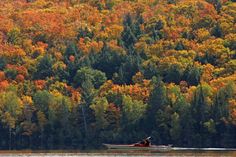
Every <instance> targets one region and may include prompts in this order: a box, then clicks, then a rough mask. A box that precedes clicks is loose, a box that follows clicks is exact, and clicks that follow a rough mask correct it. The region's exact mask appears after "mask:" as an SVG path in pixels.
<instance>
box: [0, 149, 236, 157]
mask: <svg viewBox="0 0 236 157" xmlns="http://www.w3.org/2000/svg"><path fill="white" fill-rule="evenodd" d="M0 156H6V157H10V156H14V157H15V156H21V157H27V156H29V157H31V156H32V157H37V156H39V157H42V156H46V157H49V156H53V157H56V156H67V157H75V156H79V157H82V156H98V157H101V156H104V157H105V156H108V157H112V156H115V157H119V156H121V157H125V156H157V157H236V150H234V149H230V150H226V149H204V150H196V149H192V148H190V149H186V148H184V149H183V148H175V150H172V151H170V152H155V151H137V150H95V151H75V150H72V151H68V150H67V151H65V150H56V151H52V150H51V151H31V150H25V151H0Z"/></svg>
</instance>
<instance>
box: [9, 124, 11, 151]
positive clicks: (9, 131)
mask: <svg viewBox="0 0 236 157" xmlns="http://www.w3.org/2000/svg"><path fill="white" fill-rule="evenodd" d="M9 150H11V127H9Z"/></svg>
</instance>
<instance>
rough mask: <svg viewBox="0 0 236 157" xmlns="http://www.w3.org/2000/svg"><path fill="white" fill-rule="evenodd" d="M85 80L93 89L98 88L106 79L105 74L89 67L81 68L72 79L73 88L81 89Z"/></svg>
mask: <svg viewBox="0 0 236 157" xmlns="http://www.w3.org/2000/svg"><path fill="white" fill-rule="evenodd" d="M86 80H89V81H91V83H92V84H93V86H94V87H95V88H99V87H100V86H101V85H102V84H103V83H104V82H105V81H106V80H107V78H106V75H105V73H103V72H101V71H99V70H94V69H91V68H89V67H82V68H81V69H79V70H78V71H77V73H76V75H75V77H74V86H75V87H79V86H80V87H81V86H82V84H83V83H84V82H85V81H86Z"/></svg>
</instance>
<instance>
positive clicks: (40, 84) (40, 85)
mask: <svg viewBox="0 0 236 157" xmlns="http://www.w3.org/2000/svg"><path fill="white" fill-rule="evenodd" d="M34 84H35V87H36V89H38V90H42V89H44V87H45V85H46V81H45V80H35V81H34Z"/></svg>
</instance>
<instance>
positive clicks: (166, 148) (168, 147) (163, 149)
mask: <svg viewBox="0 0 236 157" xmlns="http://www.w3.org/2000/svg"><path fill="white" fill-rule="evenodd" d="M103 145H104V146H106V147H107V148H108V149H127V150H153V151H161V152H166V151H170V150H172V145H150V146H136V145H135V144H130V145H125V144H124V145H123V144H122V145H121V144H120V145H117V144H103Z"/></svg>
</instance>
